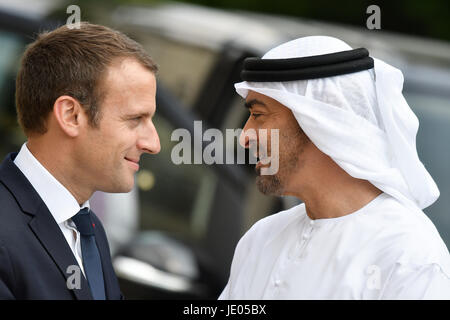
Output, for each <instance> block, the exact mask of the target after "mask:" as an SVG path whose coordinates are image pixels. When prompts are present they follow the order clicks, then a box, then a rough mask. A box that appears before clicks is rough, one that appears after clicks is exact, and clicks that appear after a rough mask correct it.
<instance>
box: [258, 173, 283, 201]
mask: <svg viewBox="0 0 450 320" xmlns="http://www.w3.org/2000/svg"><path fill="white" fill-rule="evenodd" d="M256 186H257V187H258V190H259V191H260V192H261V193H262V194H265V195H273V196H281V195H282V194H283V186H282V183H281V180H280V179H279V178H278V176H276V175H267V176H258V177H257V178H256Z"/></svg>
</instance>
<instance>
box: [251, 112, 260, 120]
mask: <svg viewBox="0 0 450 320" xmlns="http://www.w3.org/2000/svg"><path fill="white" fill-rule="evenodd" d="M259 116H262V114H261V113H252V117H253V118H254V119H256V118H258V117H259Z"/></svg>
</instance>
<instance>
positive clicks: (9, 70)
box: [0, 30, 25, 159]
mask: <svg viewBox="0 0 450 320" xmlns="http://www.w3.org/2000/svg"><path fill="white" fill-rule="evenodd" d="M24 46H25V39H24V38H22V37H20V36H18V35H16V34H14V33H12V32H7V31H4V30H0V48H1V50H0V134H1V136H2V143H1V144H0V156H1V158H2V159H3V157H4V156H5V155H6V153H8V152H11V151H12V150H13V149H17V148H18V146H20V144H21V143H23V141H24V140H25V137H24V135H23V134H22V132H21V130H20V128H19V127H18V125H17V120H16V112H15V104H14V91H15V77H16V73H17V70H18V68H19V59H20V56H21V54H22V52H23V50H24Z"/></svg>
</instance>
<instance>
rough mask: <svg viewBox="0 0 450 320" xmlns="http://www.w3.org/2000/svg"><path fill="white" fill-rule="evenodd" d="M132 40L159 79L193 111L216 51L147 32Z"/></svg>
mask: <svg viewBox="0 0 450 320" xmlns="http://www.w3.org/2000/svg"><path fill="white" fill-rule="evenodd" d="M134 38H135V39H136V40H137V41H139V42H140V43H142V45H143V47H144V48H145V49H146V50H147V52H148V53H149V54H150V56H151V57H152V58H153V59H154V60H155V61H157V64H158V68H159V72H158V80H160V81H162V83H164V85H165V87H167V88H168V89H170V91H171V92H172V94H174V95H175V96H176V97H177V98H178V99H180V100H181V102H182V103H183V104H184V105H185V106H186V107H188V108H192V107H193V106H194V104H195V102H196V99H197V97H198V94H199V91H200V90H201V88H203V86H204V81H205V79H207V78H208V75H209V71H210V70H211V68H212V65H213V63H214V62H215V59H216V56H217V52H213V51H212V50H209V49H207V48H203V47H200V46H195V45H191V44H187V43H185V42H182V41H177V40H175V39H171V38H167V37H166V38H164V37H161V36H158V35H155V34H152V33H149V32H147V33H142V34H138V35H137V36H135V37H134Z"/></svg>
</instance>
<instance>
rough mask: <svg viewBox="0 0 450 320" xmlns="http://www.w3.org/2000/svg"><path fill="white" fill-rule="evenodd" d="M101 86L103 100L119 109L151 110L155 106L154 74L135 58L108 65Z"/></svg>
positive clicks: (123, 110)
mask: <svg viewBox="0 0 450 320" xmlns="http://www.w3.org/2000/svg"><path fill="white" fill-rule="evenodd" d="M101 87H102V88H101V89H102V93H103V102H104V103H105V104H114V106H115V107H116V109H117V110H119V111H122V112H125V111H126V112H128V111H131V112H132V111H147V112H153V110H152V109H154V108H155V96H156V79H155V75H154V74H153V72H151V71H149V70H148V69H146V68H145V67H144V66H142V65H141V64H140V63H139V62H137V61H136V60H132V59H125V60H123V61H120V62H116V63H114V64H112V65H111V66H110V67H108V69H107V71H106V74H105V77H104V81H103V83H102V85H101ZM144 109H145V110H144Z"/></svg>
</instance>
